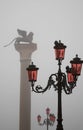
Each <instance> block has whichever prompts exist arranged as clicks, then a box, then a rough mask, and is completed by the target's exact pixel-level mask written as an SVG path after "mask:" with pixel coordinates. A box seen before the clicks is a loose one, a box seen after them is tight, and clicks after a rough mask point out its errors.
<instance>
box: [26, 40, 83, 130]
mask: <svg viewBox="0 0 83 130" xmlns="http://www.w3.org/2000/svg"><path fill="white" fill-rule="evenodd" d="M54 44H55V46H54V50H55V59H56V60H57V61H58V72H57V73H54V74H51V75H50V76H49V79H48V82H47V86H46V87H45V88H42V87H41V86H40V85H36V86H35V82H36V81H37V72H38V69H39V68H37V67H36V66H35V65H34V64H33V62H32V64H30V65H29V66H28V68H26V70H27V72H28V78H29V81H30V82H31V87H32V91H34V92H36V93H44V92H46V91H47V90H48V89H50V88H51V87H54V90H55V91H57V92H58V112H57V128H56V130H63V125H62V121H63V119H62V90H64V92H65V93H66V94H71V93H72V90H73V88H74V87H76V84H77V80H78V77H79V76H80V74H81V68H82V64H83V60H81V59H80V58H79V57H78V55H76V57H75V58H73V60H71V61H70V63H71V67H69V66H67V67H66V72H67V74H65V73H63V72H62V70H61V65H62V60H64V55H65V48H66V46H65V45H64V44H63V43H61V41H60V40H59V42H58V41H55V42H54Z"/></svg>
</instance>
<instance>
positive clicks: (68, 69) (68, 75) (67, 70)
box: [66, 66, 74, 84]
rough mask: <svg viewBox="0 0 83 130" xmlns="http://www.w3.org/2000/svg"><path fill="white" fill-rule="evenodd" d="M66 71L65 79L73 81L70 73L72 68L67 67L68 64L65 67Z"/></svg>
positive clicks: (69, 81)
mask: <svg viewBox="0 0 83 130" xmlns="http://www.w3.org/2000/svg"><path fill="white" fill-rule="evenodd" d="M66 72H67V79H68V83H70V84H71V83H73V82H74V75H73V73H72V68H69V66H67V67H66Z"/></svg>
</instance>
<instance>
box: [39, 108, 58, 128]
mask: <svg viewBox="0 0 83 130" xmlns="http://www.w3.org/2000/svg"><path fill="white" fill-rule="evenodd" d="M46 116H47V117H46V119H44V121H43V123H41V116H40V115H38V116H37V121H38V124H39V125H40V126H43V125H46V126H47V130H48V127H49V126H53V125H54V122H55V119H56V117H55V115H54V114H52V113H50V109H49V108H47V109H46Z"/></svg>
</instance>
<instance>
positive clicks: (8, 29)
mask: <svg viewBox="0 0 83 130" xmlns="http://www.w3.org/2000/svg"><path fill="white" fill-rule="evenodd" d="M17 28H19V29H23V30H26V31H27V33H29V32H30V31H32V32H33V33H34V36H33V42H35V43H37V48H38V49H37V51H35V52H34V53H33V55H32V60H33V61H34V63H35V64H36V65H37V66H38V67H39V68H40V69H39V73H38V82H37V84H41V85H42V86H43V87H45V86H46V84H47V80H48V77H49V75H50V74H52V73H55V72H57V69H58V67H57V61H56V60H55V57H54V50H53V46H54V44H53V43H54V41H55V40H61V41H62V42H63V43H64V44H65V45H66V46H67V49H66V52H65V59H64V61H63V63H62V64H63V66H62V70H63V71H65V67H66V66H67V65H69V64H70V63H69V62H70V60H71V59H72V58H74V57H75V55H76V54H78V55H79V57H81V58H82V59H83V45H82V44H83V0H0V130H19V93H20V61H19V59H20V58H19V53H18V52H16V50H15V48H14V44H12V45H10V46H9V47H6V48H4V47H3V45H5V44H8V43H9V42H10V41H11V40H12V39H13V38H15V37H17V36H18V34H17ZM25 69H26V68H25ZM31 94H32V103H31V112H32V113H31V129H32V130H39V129H40V130H46V126H43V127H40V126H38V123H37V120H36V116H37V115H38V114H41V116H42V118H43V119H44V118H45V116H46V115H45V109H46V108H47V107H49V108H50V109H51V112H52V113H54V114H55V115H57V92H55V91H54V89H53V88H51V89H50V90H48V91H47V92H46V93H44V94H43V95H42V94H36V93H33V92H31ZM62 101H63V127H64V130H78V129H79V130H82V129H83V70H82V73H81V76H80V77H79V79H78V82H77V87H76V88H75V89H74V90H73V93H72V94H71V95H66V94H65V93H64V92H63V99H62ZM56 124H57V122H56V123H55V125H54V126H53V127H51V128H49V129H51V130H55V127H56Z"/></svg>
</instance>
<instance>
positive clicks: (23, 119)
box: [15, 43, 37, 130]
mask: <svg viewBox="0 0 83 130" xmlns="http://www.w3.org/2000/svg"><path fill="white" fill-rule="evenodd" d="M15 49H16V50H17V51H18V52H19V53H20V72H21V74H20V75H21V77H20V114H19V115H20V117H19V118H20V119H19V130H31V87H30V84H29V82H28V79H27V78H28V76H27V71H26V68H27V67H28V66H29V64H30V62H31V56H32V53H33V52H34V51H35V50H36V49H37V45H36V44H35V43H27V44H19V43H17V44H15Z"/></svg>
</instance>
